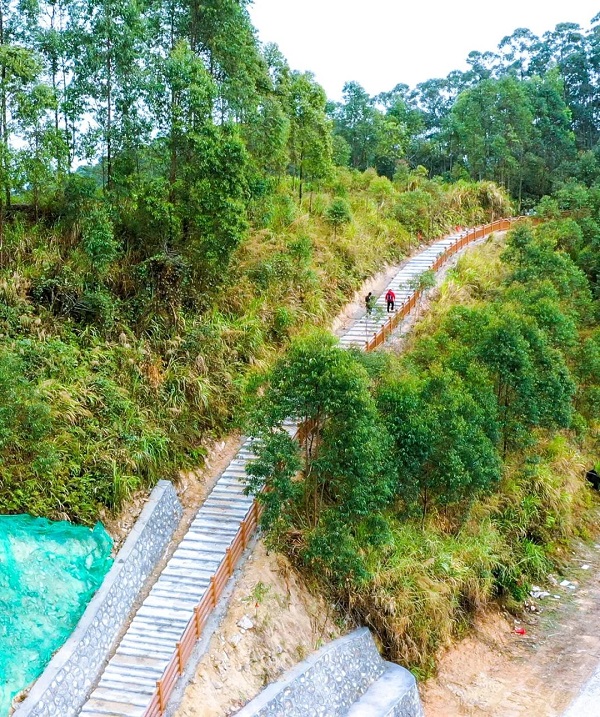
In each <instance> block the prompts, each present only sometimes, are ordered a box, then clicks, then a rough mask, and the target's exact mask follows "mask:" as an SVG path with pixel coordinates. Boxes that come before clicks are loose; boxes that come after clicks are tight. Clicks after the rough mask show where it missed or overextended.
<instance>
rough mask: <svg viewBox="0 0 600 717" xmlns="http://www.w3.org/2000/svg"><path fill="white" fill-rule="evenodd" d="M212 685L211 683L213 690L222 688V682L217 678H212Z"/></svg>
mask: <svg viewBox="0 0 600 717" xmlns="http://www.w3.org/2000/svg"><path fill="white" fill-rule="evenodd" d="M212 685H213V687H214V688H215V690H222V689H223V683H222V682H219V681H218V680H213V683H212Z"/></svg>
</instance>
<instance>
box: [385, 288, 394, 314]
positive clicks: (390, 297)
mask: <svg viewBox="0 0 600 717" xmlns="http://www.w3.org/2000/svg"><path fill="white" fill-rule="evenodd" d="M385 300H386V301H387V310H388V314H389V313H390V311H393V310H394V303H395V301H396V294H394V292H393V291H392V290H391V289H388V290H387V294H386V295H385Z"/></svg>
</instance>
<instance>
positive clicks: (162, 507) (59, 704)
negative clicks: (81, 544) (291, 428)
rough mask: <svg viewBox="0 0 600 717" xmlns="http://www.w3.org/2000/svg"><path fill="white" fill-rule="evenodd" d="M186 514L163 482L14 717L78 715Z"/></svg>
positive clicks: (64, 716)
mask: <svg viewBox="0 0 600 717" xmlns="http://www.w3.org/2000/svg"><path fill="white" fill-rule="evenodd" d="M182 514H183V510H182V507H181V504H180V502H179V499H178V498H177V494H176V492H175V489H174V488H173V486H172V484H171V483H170V482H169V481H164V480H163V481H159V483H158V484H157V486H156V487H155V488H154V490H153V491H152V493H151V494H150V498H149V499H148V502H147V504H146V506H145V507H144V509H143V511H142V513H141V515H140V517H139V518H138V520H137V522H136V524H135V525H134V527H133V529H132V531H131V533H130V534H129V536H128V538H127V540H126V541H125V543H124V545H123V547H122V548H121V550H120V551H119V553H118V554H117V557H116V559H115V562H114V564H113V566H112V568H111V569H110V571H109V572H108V573H107V575H106V577H105V578H104V581H103V583H102V585H101V587H100V589H99V590H98V592H97V593H96V595H95V596H94V597H93V599H92V600H91V602H90V603H89V605H88V606H87V608H86V610H85V612H84V613H83V616H82V617H81V619H80V621H79V623H78V624H77V627H76V628H75V630H74V631H73V633H72V635H71V636H70V637H69V639H68V640H67V641H66V642H65V644H64V645H63V646H62V647H61V649H60V650H59V651H58V652H57V653H56V654H55V655H54V657H53V658H52V660H51V661H50V663H49V664H48V666H47V667H46V669H45V670H44V672H43V673H42V675H41V676H40V677H39V678H38V680H37V681H36V682H35V684H34V685H33V687H32V688H31V690H30V692H29V695H28V697H27V699H26V700H25V701H24V702H23V703H22V704H21V705H19V707H18V708H17V709H16V711H15V712H14V717H74V715H76V714H78V713H79V710H80V709H81V707H82V705H83V704H84V702H85V700H86V697H87V695H88V693H89V692H90V690H91V688H92V687H93V686H94V684H95V682H96V680H97V679H98V677H99V676H100V674H101V672H102V669H103V667H104V663H105V662H106V660H107V659H108V657H109V655H110V652H111V651H112V649H113V647H114V645H115V642H116V640H117V638H118V636H119V633H120V632H121V630H122V628H123V626H124V624H125V621H126V620H127V618H128V616H129V613H130V611H131V609H132V607H133V605H134V603H135V600H136V598H137V597H138V594H139V592H140V589H141V588H142V586H143V585H144V583H145V581H146V580H147V578H148V577H149V575H150V574H151V573H152V571H153V570H154V568H155V566H156V564H157V563H158V561H159V560H160V558H161V557H162V555H163V554H164V552H165V550H166V548H167V546H168V544H169V542H170V540H171V538H172V537H173V533H174V532H175V530H176V528H177V526H178V525H179V522H180V520H181V517H182Z"/></svg>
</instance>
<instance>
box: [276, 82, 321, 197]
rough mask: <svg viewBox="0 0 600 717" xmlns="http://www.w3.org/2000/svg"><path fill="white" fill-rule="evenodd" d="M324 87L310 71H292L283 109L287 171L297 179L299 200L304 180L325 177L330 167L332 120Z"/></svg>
mask: <svg viewBox="0 0 600 717" xmlns="http://www.w3.org/2000/svg"><path fill="white" fill-rule="evenodd" d="M326 103H327V98H326V96H325V92H324V90H323V88H322V87H321V86H320V85H319V84H318V83H317V82H315V80H314V77H313V76H312V74H311V73H309V72H304V73H300V72H292V74H291V76H290V82H289V91H288V94H287V97H286V98H285V110H286V114H287V117H288V119H289V122H290V126H289V139H288V151H289V158H290V171H291V173H292V176H294V177H295V178H296V179H297V180H298V198H299V200H300V201H302V194H303V190H304V184H305V182H306V181H311V180H319V179H324V178H325V177H326V176H328V174H329V173H330V171H331V169H332V167H333V148H332V141H331V122H330V120H329V118H328V117H327V114H326Z"/></svg>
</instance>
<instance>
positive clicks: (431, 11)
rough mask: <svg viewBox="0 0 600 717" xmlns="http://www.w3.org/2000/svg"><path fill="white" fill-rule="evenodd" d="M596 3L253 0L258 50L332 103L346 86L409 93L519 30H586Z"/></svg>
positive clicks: (555, 0)
mask: <svg viewBox="0 0 600 717" xmlns="http://www.w3.org/2000/svg"><path fill="white" fill-rule="evenodd" d="M599 12H600V0H571V1H570V2H568V1H567V2H565V0H494V1H492V2H490V1H488V2H486V0H408V2H401V0H254V1H253V5H251V6H250V15H251V17H252V22H253V24H254V26H255V27H256V28H257V30H258V35H259V39H260V40H261V41H262V42H265V43H266V42H275V43H277V45H279V48H280V49H281V51H282V52H283V54H284V55H285V57H286V58H287V60H288V62H289V63H290V66H291V67H292V69H294V70H302V71H304V70H310V71H311V72H313V73H314V75H315V77H316V79H317V81H318V82H319V83H320V84H321V85H323V87H324V88H325V91H326V92H327V95H328V97H329V98H330V99H333V100H339V99H341V92H342V86H343V85H344V83H345V82H346V81H348V80H355V81H356V82H359V83H360V84H361V85H362V86H363V87H364V88H365V89H366V90H367V92H368V93H369V94H371V95H375V94H377V93H379V92H383V91H387V90H391V89H392V87H394V85H396V84H398V83H399V82H403V83H405V84H407V85H409V86H410V87H414V85H416V84H417V83H419V82H423V81H424V80H428V79H431V78H433V77H445V76H446V75H447V74H448V73H449V72H450V71H451V70H455V69H458V70H464V69H466V68H467V65H466V63H465V59H466V57H467V55H468V54H469V52H471V50H479V51H480V52H485V51H487V50H491V51H495V50H496V48H497V46H498V43H499V42H500V40H501V39H502V38H503V37H505V36H506V35H511V34H512V33H513V32H514V30H516V29H517V28H518V27H526V28H528V29H529V30H531V31H532V32H533V33H535V34H536V35H538V36H541V35H543V33H544V32H546V31H547V30H553V29H554V27H555V26H556V25H557V24H558V23H560V22H576V23H578V24H579V25H581V26H582V28H583V29H585V30H587V29H588V28H589V26H590V21H591V19H592V18H593V17H594V16H595V15H597V14H598V13H599Z"/></svg>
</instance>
